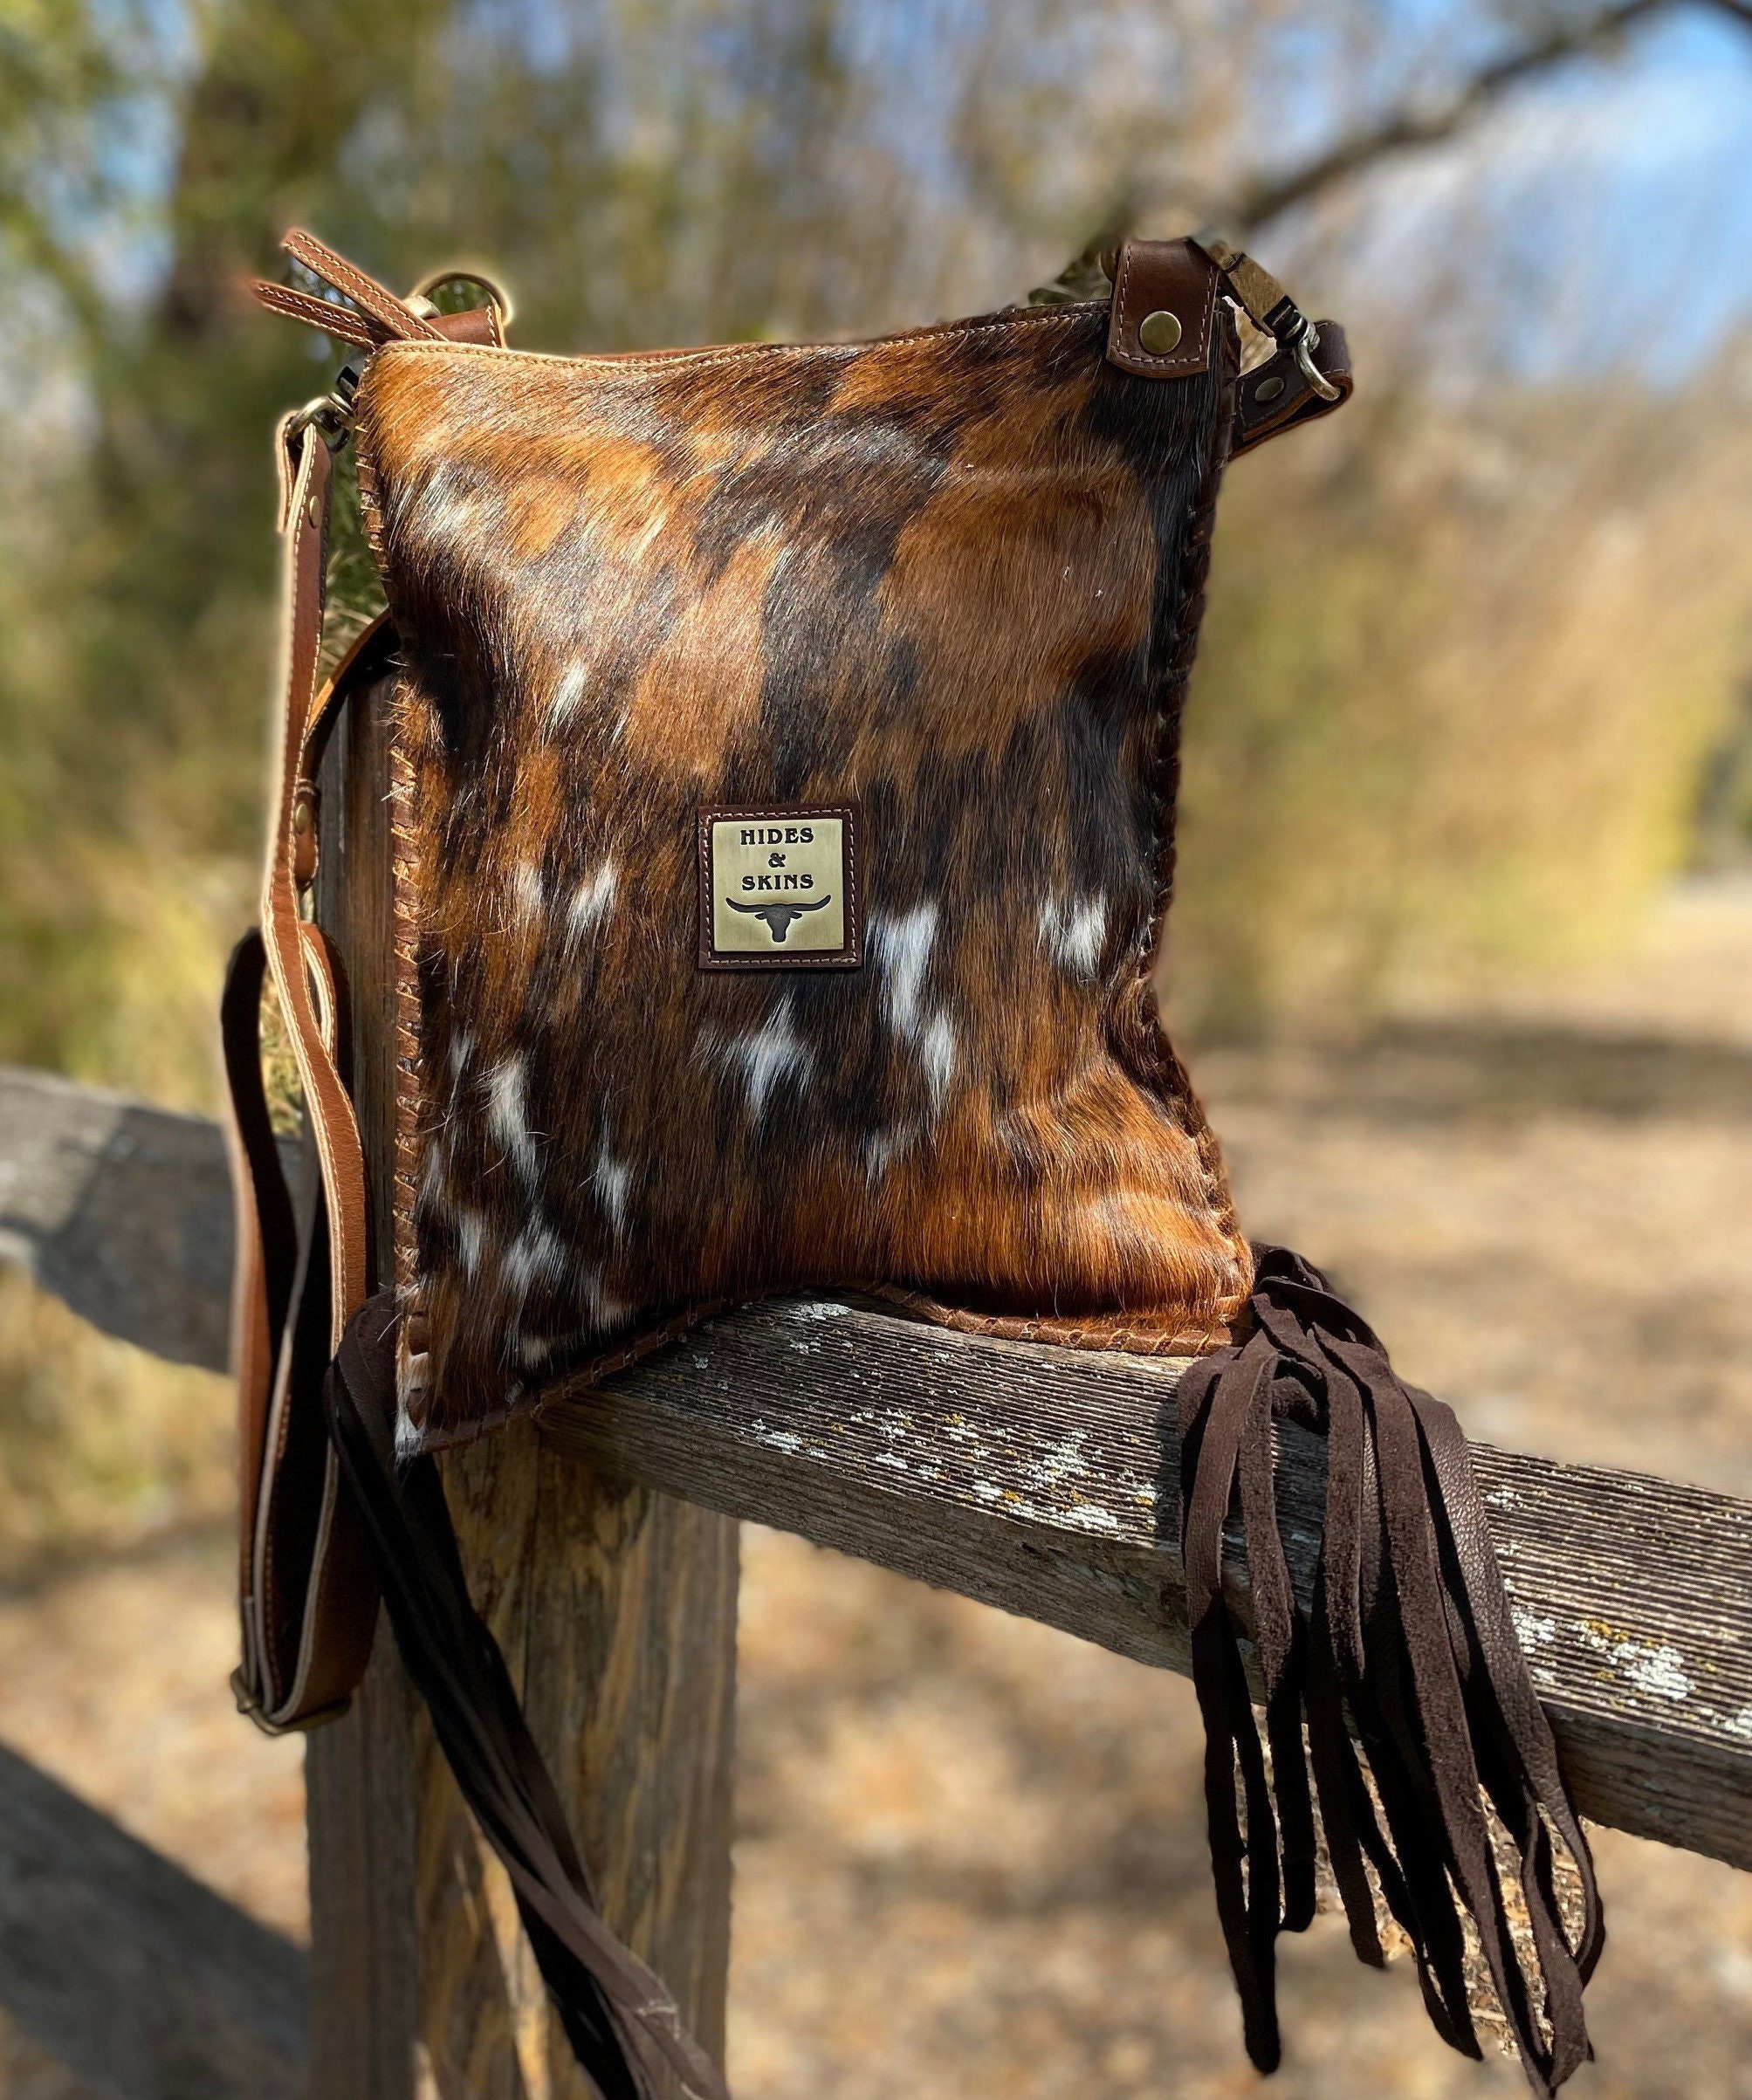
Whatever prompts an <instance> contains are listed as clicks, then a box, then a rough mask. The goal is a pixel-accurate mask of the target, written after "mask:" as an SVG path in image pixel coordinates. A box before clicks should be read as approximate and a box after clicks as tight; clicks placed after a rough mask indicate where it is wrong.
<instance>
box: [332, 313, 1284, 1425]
mask: <svg viewBox="0 0 1752 2100" xmlns="http://www.w3.org/2000/svg"><path fill="white" fill-rule="evenodd" d="M1107 319H1108V316H1107V310H1106V308H1105V306H1103V305H1071V306H1061V307H1049V308H1042V309H1023V310H1019V311H1013V312H1005V313H1001V314H996V315H993V316H991V317H988V318H986V319H978V320H972V321H967V322H963V323H958V324H955V325H952V326H943V327H936V328H930V329H925V330H921V331H918V332H917V333H910V334H906V335H901V336H897V337H894V338H891V339H889V340H883V341H879V342H875V343H869V344H863V345H849V346H826V347H819V346H818V347H780V346H773V345H765V344H756V345H749V346H746V347H737V348H730V349H719V350H711V351H703V352H684V353H658V354H654V355H649V356H631V357H620V358H609V357H594V358H592V357H587V358H579V359H561V358H550V357H543V356H534V355H528V354H523V353H511V352H506V351H503V350H495V349H488V348H475V347H458V346H454V345H450V344H443V343H428V342H417V343H396V344H395V345H393V346H391V347H388V348H386V349H383V350H381V351H380V352H379V353H376V354H375V355H374V357H373V358H372V359H371V360H370V363H369V365H368V368H367V371H366V374H365V377H364V381H363V383H362V385H361V390H360V395H359V399H358V404H357V407H358V425H357V428H358V438H359V444H360V457H361V482H362V484H363V486H364V489H365V491H366V498H367V518H368V529H369V530H370V532H371V534H372V538H373V543H374V547H375V549H376V552H377V554H378V558H379V561H380V564H381V569H382V573H383V577H384V581H385V585H386V588H387V591H388V600H389V604H390V608H391V612H392V614H393V616H394V619H395V623H396V627H397V628H398V631H399V634H400V636H401V644H402V662H403V679H402V700H401V707H400V723H399V730H398V735H399V738H400V747H401V752H402V782H401V793H402V796H403V800H404V806H403V808H402V825H403V828H404V834H405V835H404V848H405V850H404V852H403V854H402V866H401V870H400V874H401V890H402V894H401V896H400V900H399V902H400V907H401V909H402V913H403V916H404V926H405V928H406V930H407V941H406V947H407V950H408V957H409V970H410V971H411V973H412V978H411V981H410V983H409V987H408V991H409V1006H408V1012H409V1029H410V1039H409V1042H408V1044H407V1049H408V1052H409V1054H408V1057H407V1059H406V1066H407V1068H408V1074H409V1075H408V1077H407V1080H406V1098H405V1099H404V1101H403V1104H402V1109H403V1133H402V1135H403V1138H404V1141H405V1150H404V1156H403V1157H404V1169H405V1174H404V1180H405V1184H406V1185H405V1188H404V1204H405V1205H406V1207H407V1208H408V1209H409V1211H411V1214H412V1215H411V1233H410V1237H409V1241H408V1245H407V1247H406V1250H405V1252H406V1255H407V1259H406V1260H405V1261H404V1263H403V1265H402V1287H403V1290H404V1293H405V1294H406V1296H407V1299H408V1300H409V1309H410V1311H411V1312H412V1313H413V1314H415V1315H416V1318H415V1319H414V1321H412V1322H411V1323H410V1325H411V1328H412V1331H413V1332H414V1334H415V1335H416V1344H415V1348H416V1355H415V1356H414V1357H413V1359H412V1361H413V1363H414V1366H415V1368H414V1370H413V1372H412V1373H411V1374H410V1376H409V1377H408V1379H407V1381H406V1383H408V1384H409V1389H410V1390H409V1392H408V1393H407V1395H406V1397H405V1398H406V1406H407V1409H408V1410H409V1411H408V1415H407V1418H406V1420H405V1421H404V1433H405V1434H406V1435H407V1437H408V1438H409V1439H410V1440H413V1441H423V1442H425V1443H428V1444H432V1443H440V1442H445V1441H450V1440H453V1439H455V1438H458V1437H464V1436H467V1435H470V1434H472V1433H474V1432H476V1431H478V1430H480V1429H481V1428H484V1427H485V1426H487V1425H489V1424H491V1423H493V1422H495V1421H498V1420H502V1419H504V1418H505V1417H506V1416H507V1415H508V1414H511V1413H512V1412H515V1411H516V1410H518V1409H519V1408H520V1407H523V1406H525V1405H527V1404H530V1403H532V1402H533V1401H535V1400H536V1399H538V1398H539V1396H540V1392H541V1390H542V1388H543V1386H544V1384H548V1385H551V1382H552V1381H553V1380H554V1379H556V1378H558V1377H560V1376H574V1377H575V1376H581V1375H583V1376H588V1375H591V1374H592V1372H593V1370H594V1371H600V1369H601V1368H602V1366H603V1364H604V1363H605V1362H619V1361H623V1360H624V1359H625V1356H626V1355H627V1354H628V1353H629V1351H631V1350H632V1349H636V1348H637V1347H638V1346H640V1344H641V1338H642V1337H645V1336H648V1335H650V1334H652V1333H653V1332H654V1331H656V1330H657V1329H659V1328H663V1327H664V1325H665V1323H673V1322H676V1321H684V1320H685V1319H686V1318H687V1317H688V1316H689V1315H690V1314H697V1313H698V1312H699V1311H700V1310H701V1309H703V1308H704V1307H708V1306H710V1305H711V1304H713V1303H715V1302H721V1301H725V1300H742V1299H747V1298H752V1297H757V1296H760V1295H763V1294H771V1293H773V1292H781V1291H789V1290H796V1289H801V1288H807V1287H834V1286H862V1287H884V1286H886V1287H895V1288H896V1289H897V1290H899V1291H900V1292H901V1293H903V1294H907V1295H909V1296H910V1301H911V1302H913V1303H914V1304H916V1305H917V1306H919V1307H922V1308H923V1309H924V1310H926V1311H929V1312H932V1313H934V1314H935V1315H936V1316H938V1317H941V1318H945V1319H950V1320H952V1321H956V1322H957V1323H959V1324H964V1325H971V1326H973V1327H979V1328H987V1329H993V1328H995V1331H999V1332H1013V1333H1027V1334H1032V1335H1040V1336H1041V1337H1042V1338H1046V1339H1055V1340H1061V1341H1068V1342H1082V1343H1085V1344H1089V1345H1108V1346H1115V1345H1116V1346H1124V1347H1130V1348H1134V1349H1153V1350H1157V1351H1167V1350H1175V1351H1184V1352H1186V1353H1198V1352H1200V1351H1204V1350H1207V1349H1212V1348H1213V1347H1216V1346H1217V1345H1219V1344H1220V1343H1221V1342H1223V1341H1224V1340H1225V1339H1226V1336H1227V1332H1228V1325H1229V1321H1230V1320H1231V1318H1232V1317H1233V1314H1235V1313H1236V1311H1237V1310H1238V1308H1239V1307H1240V1306H1241V1304H1242V1303H1243V1301H1244V1300H1246V1298H1247V1294H1248V1290H1249V1287H1250V1284H1251V1281H1252V1268H1251V1261H1250V1258H1249V1254H1248V1251H1247V1245H1246V1243H1245V1241H1244V1240H1243V1239H1242V1238H1241V1237H1240V1232H1239V1230H1238V1228H1237V1225H1236V1222H1235V1218H1234V1215H1233V1209H1232V1206H1231V1203H1230V1198H1229V1193H1228V1189H1227V1184H1226V1179H1225V1176H1224V1172H1223V1168H1222V1163H1221V1160H1220V1154H1219V1151H1218V1148H1217V1145H1216V1143H1215V1140H1214V1139H1213V1136H1212V1134H1211V1132H1210V1129H1209V1128H1208V1126H1207V1124H1206V1120H1205V1117H1204V1115H1203V1113H1202V1111H1201V1109H1200V1108H1199V1104H1198V1102H1197V1101H1196V1100H1195V1098H1194V1097H1193V1095H1192V1091H1191V1089H1190V1088H1189V1086H1188V1084H1187V1081H1186V1078H1185V1073H1184V1072H1183V1070H1182V1068H1181V1066H1180V1064H1179V1062H1178V1060H1177V1059H1176V1057H1175V1056H1174V1054H1173V1053H1172V1051H1171V1048H1170V1047H1169V1046H1168V1043H1167V1041H1166V1039H1165V1035H1164V1033H1163V1032H1162V1029H1161V1026H1160V1023H1159V1021H1158V1015H1157V1011H1156V1004H1155V999H1154V994H1153V992H1152V988H1151V968H1152V964H1153V961H1154V957H1155V954H1156V949H1157V944H1158V940H1159V937H1160V934H1161V930H1162V922H1163V916H1164V913H1165V908H1166V903H1167V897H1168V891H1169V885H1170V876H1171V862H1172V834H1173V810H1174V795H1175V786H1176V767H1177V746H1178V724H1179V715H1180V709H1181V703H1182V697H1183V694H1184V690H1185V681H1186V677H1187V674H1188V671H1189V669H1190V668H1191V664H1192V654H1193V649H1194V645H1195V642H1196V637H1197V628H1198V622H1199V614H1200V612H1201V610H1202V604H1203V597H1202V593H1203V585H1204V579H1205V573H1206V563H1207V559H1208V547H1209V536H1210V529H1211V522H1212V513H1213V504H1214V500H1215V497H1216V491H1217V484H1218V480H1219V477H1220V473H1221V470H1222V465H1223V459H1224V454H1225V444H1226V439H1225V435H1224V434H1226V431H1227V430H1228V428H1229V422H1230V412H1231V405H1232V401H1233V388H1234V384H1235V374H1236V367H1237V353H1236V346H1235V340H1234V334H1233V328H1232V326H1230V325H1229V322H1228V319H1227V317H1226V314H1222V315H1220V318H1219V326H1218V328H1217V331H1216V340H1215V344H1214V348H1213V356H1212V359H1211V360H1210V365H1209V368H1208V369H1207V370H1206V371H1204V372H1202V373H1199V374H1193V375H1192V376H1189V377H1184V378H1177V379H1173V380H1165V379H1144V378H1137V377H1132V376H1130V375H1128V374H1125V373H1123V372H1122V371H1120V370H1118V369H1116V367H1114V366H1113V365H1111V364H1110V363H1109V362H1108V361H1107V360H1106V358H1105V356H1104V354H1103V352H1104V346H1105V340H1106V330H1107ZM847 801H855V802H856V803H857V804H858V805H859V806H860V808H861V812H862V829H861V836H860V841H859V843H860V852H861V855H862V862H863V895H862V904H863V911H864V919H865V944H864V958H863V962H862V966H861V967H859V968H856V969H836V970H812V971H709V970H702V969H701V968H700V967H699V966H698V963H697V942H698V936H697V889H696V880H697V878H696V852H695V846H696V816H697V812H698V811H699V810H701V809H702V808H704V807H709V806H718V805H732V806H739V807H752V806H770V805H773V804H775V803H777V804H810V803H814V804H834V803H842V802H847Z"/></svg>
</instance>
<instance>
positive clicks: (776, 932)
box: [724, 896, 834, 948]
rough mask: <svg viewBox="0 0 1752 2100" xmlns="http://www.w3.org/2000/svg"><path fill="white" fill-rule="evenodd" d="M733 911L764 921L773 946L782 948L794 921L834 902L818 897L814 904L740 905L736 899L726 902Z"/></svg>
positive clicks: (828, 898)
mask: <svg viewBox="0 0 1752 2100" xmlns="http://www.w3.org/2000/svg"><path fill="white" fill-rule="evenodd" d="M724 901H725V903H726V904H728V905H729V907H730V909H732V911H740V912H744V913H745V914H746V915H747V916H749V917H750V918H755V919H764V920H765V921H766V930H767V932H768V933H770V934H771V935H772V936H773V945H774V946H775V947H779V948H782V947H783V946H784V945H785V936H786V935H787V933H789V932H790V930H791V922H792V920H793V919H800V918H801V917H802V916H803V914H804V913H805V912H806V911H820V910H821V909H822V908H823V907H824V906H826V905H828V904H831V903H832V902H833V901H834V900H833V898H832V897H831V896H826V897H817V898H816V899H815V902H814V903H813V904H739V903H738V902H737V901H736V899H735V898H734V897H725V900H724Z"/></svg>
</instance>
